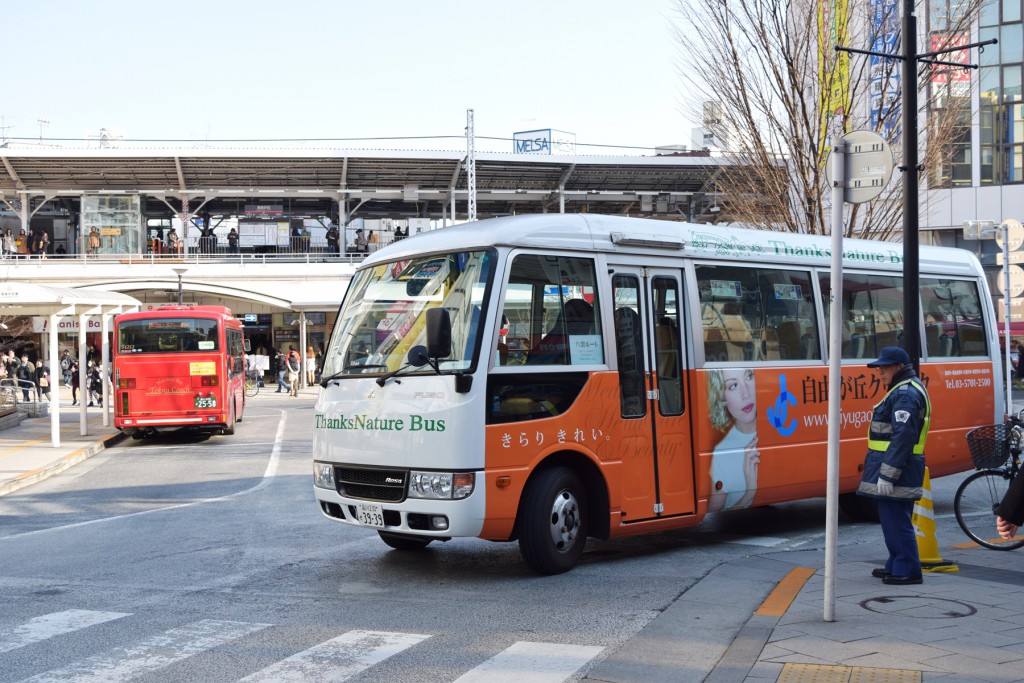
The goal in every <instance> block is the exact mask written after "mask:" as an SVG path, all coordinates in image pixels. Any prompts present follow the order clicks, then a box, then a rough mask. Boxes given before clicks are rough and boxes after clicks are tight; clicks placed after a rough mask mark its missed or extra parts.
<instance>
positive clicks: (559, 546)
mask: <svg viewBox="0 0 1024 683" xmlns="http://www.w3.org/2000/svg"><path fill="white" fill-rule="evenodd" d="M588 524H589V520H588V510H587V499H586V489H584V487H583V482H582V481H581V480H580V478H579V476H578V475H577V474H576V473H575V472H573V471H572V470H571V469H569V468H568V467H553V468H551V469H547V470H542V471H540V472H537V473H536V474H535V475H534V476H533V477H532V478H531V479H530V481H529V483H528V484H527V485H526V491H525V492H524V493H523V500H522V503H521V505H520V508H519V552H520V554H521V555H522V556H523V560H524V561H525V562H526V564H527V565H529V566H530V568H531V569H533V570H534V571H535V572H537V573H539V574H561V573H562V572H565V571H568V570H570V569H572V568H573V567H574V566H575V565H576V562H577V561H579V559H580V555H582V554H583V548H584V547H585V546H586V544H587V531H588Z"/></svg>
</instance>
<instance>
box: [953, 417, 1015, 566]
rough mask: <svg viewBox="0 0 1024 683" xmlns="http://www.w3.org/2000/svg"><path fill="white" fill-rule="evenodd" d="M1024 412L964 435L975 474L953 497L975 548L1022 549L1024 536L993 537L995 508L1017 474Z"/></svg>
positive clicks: (965, 530) (957, 514)
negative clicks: (1011, 537) (976, 546)
mask: <svg viewBox="0 0 1024 683" xmlns="http://www.w3.org/2000/svg"><path fill="white" fill-rule="evenodd" d="M1022 439H1024V411H1021V412H1020V413H1018V414H1017V415H1009V416H1007V420H1006V423H1004V424H1001V425H987V426H985V427H978V428H976V429H972V430H971V431H969V432H967V445H968V447H969V448H970V451H971V459H972V460H973V461H974V467H975V469H977V470H978V471H977V472H975V473H974V474H972V475H971V476H969V477H967V478H966V479H964V480H963V482H961V484H960V486H959V487H958V488H957V490H956V496H955V497H954V498H953V512H954V513H955V514H956V521H957V524H959V525H960V528H961V529H963V531H964V533H965V534H967V536H968V537H969V538H970V539H971V540H972V541H974V542H975V543H977V544H978V545H980V546H982V547H984V548H989V549H990V550H1016V549H1017V548H1020V547H1024V537H1022V538H1014V539H1010V540H1006V541H1004V540H1002V539H1001V538H999V537H998V536H997V535H996V508H998V507H999V503H1000V502H1001V501H1002V500H1003V496H1005V495H1006V490H1007V489H1008V488H1009V487H1010V482H1011V481H1013V478H1014V477H1016V476H1017V474H1018V473H1019V472H1020V456H1021V450H1022V448H1021V441H1022Z"/></svg>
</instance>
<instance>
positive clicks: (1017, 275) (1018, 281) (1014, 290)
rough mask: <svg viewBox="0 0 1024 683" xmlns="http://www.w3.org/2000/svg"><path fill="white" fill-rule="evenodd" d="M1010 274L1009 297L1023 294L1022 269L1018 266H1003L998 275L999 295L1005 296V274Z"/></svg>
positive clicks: (1023, 279)
mask: <svg viewBox="0 0 1024 683" xmlns="http://www.w3.org/2000/svg"><path fill="white" fill-rule="evenodd" d="M1007 271H1009V273H1010V296H1011V297H1013V296H1020V295H1021V293H1022V292H1024V268H1021V267H1020V266H1014V265H1009V266H1003V270H1002V271H1000V273H999V282H998V283H997V285H996V286H997V287H999V293H1000V294H1003V295H1005V294H1006V272H1007Z"/></svg>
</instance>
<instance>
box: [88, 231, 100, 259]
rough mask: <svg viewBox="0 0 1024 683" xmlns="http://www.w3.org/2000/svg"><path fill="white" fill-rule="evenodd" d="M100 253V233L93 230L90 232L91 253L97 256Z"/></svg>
mask: <svg viewBox="0 0 1024 683" xmlns="http://www.w3.org/2000/svg"><path fill="white" fill-rule="evenodd" d="M99 251H100V231H99V230H97V229H96V228H93V229H92V230H90V231H89V253H90V254H97V253H99Z"/></svg>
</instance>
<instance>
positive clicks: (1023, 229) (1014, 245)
mask: <svg viewBox="0 0 1024 683" xmlns="http://www.w3.org/2000/svg"><path fill="white" fill-rule="evenodd" d="M1003 228H1006V233H1007V236H1008V237H1009V242H1008V243H1007V246H1006V250H1007V251H1016V250H1017V249H1020V245H1021V244H1024V225H1021V224H1020V221H1018V220H1016V219H1014V218H1007V219H1006V220H1005V221H1003V222H1002V224H1000V226H999V230H997V231H996V244H998V245H999V248H1000V249H1002V248H1003Z"/></svg>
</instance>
